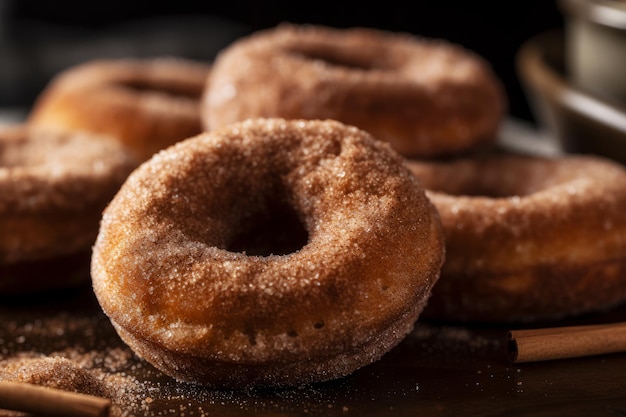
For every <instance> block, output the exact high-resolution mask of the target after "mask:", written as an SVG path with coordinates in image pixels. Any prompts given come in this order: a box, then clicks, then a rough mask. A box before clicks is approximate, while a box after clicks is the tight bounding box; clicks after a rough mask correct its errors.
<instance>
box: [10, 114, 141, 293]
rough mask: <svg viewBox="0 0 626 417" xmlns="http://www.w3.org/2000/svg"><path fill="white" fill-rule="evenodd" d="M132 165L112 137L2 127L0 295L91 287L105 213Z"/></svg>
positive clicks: (29, 127)
mask: <svg viewBox="0 0 626 417" xmlns="http://www.w3.org/2000/svg"><path fill="white" fill-rule="evenodd" d="M135 165H136V162H135V161H134V160H133V159H132V157H130V156H129V154H128V153H127V152H126V151H125V149H124V148H123V147H122V146H121V145H119V144H118V143H117V142H114V141H113V140H111V139H108V140H107V139H105V138H100V137H95V136H93V135H88V134H85V133H59V132H57V131H48V130H45V129H43V128H39V127H34V126H28V125H26V124H14V125H6V126H2V127H0V277H2V278H1V279H0V295H9V294H18V293H31V292H34V291H43V290H48V289H53V288H63V287H67V286H73V285H75V284H78V283H79V282H80V283H82V284H88V283H89V265H90V252H91V246H92V245H93V243H94V241H95V239H96V235H97V233H98V227H99V223H100V217H101V215H102V210H103V209H104V207H105V205H106V204H107V203H108V202H109V201H110V200H111V198H113V196H114V195H115V193H116V192H117V190H118V189H119V187H120V186H121V185H122V183H123V182H124V180H125V179H126V177H127V176H128V174H129V173H130V172H131V170H132V169H133V167H134V166H135Z"/></svg>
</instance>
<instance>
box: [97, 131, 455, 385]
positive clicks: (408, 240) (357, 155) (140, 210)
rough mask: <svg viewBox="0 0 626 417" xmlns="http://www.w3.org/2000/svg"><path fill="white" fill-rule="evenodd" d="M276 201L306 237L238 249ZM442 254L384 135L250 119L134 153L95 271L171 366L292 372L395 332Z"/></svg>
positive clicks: (133, 341)
mask: <svg viewBox="0 0 626 417" xmlns="http://www.w3.org/2000/svg"><path fill="white" fill-rule="evenodd" d="M276 202H282V203H283V204H284V205H286V206H288V207H290V208H291V209H292V210H293V211H294V212H295V213H296V214H297V216H298V218H299V219H300V220H301V222H302V224H303V227H304V228H305V229H306V232H307V235H308V239H307V241H306V242H305V244H304V245H303V246H302V248H299V249H296V250H295V251H293V252H290V253H287V254H282V255H275V254H271V253H269V254H266V255H255V256H253V255H247V254H246V253H244V252H237V251H232V250H229V248H230V245H231V244H232V241H233V240H234V239H235V238H236V237H237V236H238V235H239V234H241V233H242V232H245V229H246V228H248V227H250V224H251V222H252V223H254V222H255V221H259V220H258V219H263V215H264V214H266V213H267V211H268V210H272V208H273V207H275V204H276ZM260 221H262V220H260ZM443 257H444V248H443V233H442V231H441V225H440V221H439V218H438V216H437V213H436V211H435V210H434V207H433V206H432V205H431V204H430V202H429V200H428V199H427V198H426V196H425V194H424V191H423V189H422V188H421V187H420V185H419V183H418V182H417V181H416V179H415V178H414V177H413V176H412V175H411V173H410V171H409V170H407V169H406V167H405V166H404V165H403V159H402V158H401V157H400V156H399V155H398V154H397V153H396V152H394V151H393V150H392V149H391V148H390V146H389V145H388V144H386V143H383V142H380V141H377V140H375V139H374V138H372V137H371V136H370V135H369V134H367V133H366V132H364V131H362V130H359V129H357V128H354V127H350V126H346V125H343V124H341V123H339V122H335V121H329V120H327V121H305V120H291V121H287V120H284V119H255V120H247V121H244V122H241V123H236V124H233V125H231V126H229V127H226V128H223V129H220V130H219V131H214V132H210V133H205V134H202V135H199V136H197V137H194V138H191V139H188V140H186V141H184V142H181V143H179V144H176V145H174V146H172V147H170V148H168V149H166V150H164V151H161V152H159V153H158V154H157V155H155V156H154V157H153V158H152V159H151V160H150V161H148V162H147V163H144V164H143V165H142V166H141V167H139V169H137V170H136V171H135V172H134V173H133V174H132V175H131V176H130V177H129V179H128V181H127V182H126V183H125V184H124V186H123V187H122V189H121V190H120V192H119V193H118V194H117V195H116V197H115V198H114V199H113V201H112V203H111V204H110V205H109V207H108V208H107V209H106V211H105V212H104V216H103V219H102V223H101V227H100V233H99V235H98V239H97V241H96V244H95V246H94V252H93V257H92V277H93V284H94V290H95V293H96V295H97V297H98V300H99V302H100V304H101V306H102V308H103V310H104V312H105V313H106V314H107V315H108V316H109V317H110V318H111V321H112V323H113V324H114V326H115V327H116V329H117V331H118V333H119V334H120V336H122V338H123V339H124V340H125V341H126V342H127V343H128V344H129V345H130V346H131V347H132V348H133V349H134V350H135V351H137V352H138V353H139V354H140V355H141V356H143V357H144V358H145V359H147V360H148V361H149V362H151V363H153V364H154V365H155V366H156V367H157V368H159V369H161V370H163V371H164V372H165V373H167V374H169V375H171V376H174V377H175V378H177V379H180V380H185V381H191V382H197V383H202V384H207V385H215V386H248V385H284V384H298V383H304V382H310V381H318V380H327V379H332V378H335V377H338V376H342V375H346V374H348V373H350V372H352V371H354V370H355V369H357V368H358V367H360V366H363V365H364V364H367V363H370V362H371V361H373V360H375V359H377V358H379V357H380V356H382V354H384V353H385V352H386V351H388V350H389V349H390V348H391V347H393V346H394V345H395V344H397V343H398V342H399V341H400V340H401V339H402V338H403V337H404V336H405V335H406V334H407V333H408V332H409V331H410V330H411V329H412V326H413V323H414V321H415V320H416V319H417V317H418V315H419V313H420V312H421V310H422V308H423V307H424V304H425V302H426V300H427V298H428V296H429V295H430V290H431V288H432V286H433V284H434V283H435V282H436V280H437V278H438V275H439V269H440V267H441V264H442V262H443Z"/></svg>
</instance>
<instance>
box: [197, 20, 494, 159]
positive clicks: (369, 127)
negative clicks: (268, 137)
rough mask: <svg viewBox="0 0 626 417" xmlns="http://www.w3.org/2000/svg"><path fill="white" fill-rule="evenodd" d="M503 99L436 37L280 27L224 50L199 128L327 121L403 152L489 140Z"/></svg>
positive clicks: (469, 58) (484, 67)
mask: <svg viewBox="0 0 626 417" xmlns="http://www.w3.org/2000/svg"><path fill="white" fill-rule="evenodd" d="M505 108H506V97H505V93H504V89H503V88H502V86H501V84H500V82H499V80H498V79H497V77H496V75H495V74H494V73H493V71H492V69H491V68H490V66H489V64H488V63H487V62H486V61H485V60H484V59H482V58H481V57H480V56H477V54H475V53H473V52H472V51H469V50H466V49H464V48H462V47H460V46H459V45H455V44H451V43H449V42H447V41H444V40H440V39H428V38H421V37H417V36H414V35H410V34H407V33H398V32H388V31H382V30H377V29H370V28H349V29H335V28H330V27H324V26H318V25H294V24H281V25H279V26H277V27H275V28H271V29H267V30H263V31H259V32H256V33H253V34H251V35H249V36H247V37H244V38H242V39H240V40H238V41H236V42H234V43H233V44H231V45H229V46H228V47H226V48H224V49H223V50H222V51H221V52H220V54H219V55H218V56H217V57H216V59H215V61H214V65H213V68H212V71H211V76H210V78H209V83H208V85H207V88H206V90H205V94H204V98H203V101H202V118H203V122H204V124H205V127H210V128H212V129H213V128H218V127H221V126H224V125H227V124H229V123H232V122H235V121H241V120H244V119H246V118H251V117H283V118H289V119H294V118H301V119H334V120H338V121H341V122H343V123H346V124H350V125H353V126H357V127H359V128H361V129H363V130H366V131H368V132H369V133H371V134H372V135H373V136H374V137H376V138H378V139H380V140H384V141H387V142H389V143H390V144H391V145H392V147H393V148H394V149H395V150H396V151H398V152H400V153H401V154H403V155H405V156H410V157H435V156H441V155H444V154H450V153H457V152H462V151H467V150H470V149H474V148H476V147H477V146H482V145H488V144H492V143H493V142H494V141H495V139H496V135H495V133H496V131H497V129H498V127H499V124H500V121H501V120H502V118H503V116H504V114H505Z"/></svg>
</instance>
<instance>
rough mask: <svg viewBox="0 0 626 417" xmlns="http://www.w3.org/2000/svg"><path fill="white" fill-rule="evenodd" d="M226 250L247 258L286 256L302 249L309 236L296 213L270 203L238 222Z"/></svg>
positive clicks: (277, 204)
mask: <svg viewBox="0 0 626 417" xmlns="http://www.w3.org/2000/svg"><path fill="white" fill-rule="evenodd" d="M233 236H234V237H233V239H232V241H231V243H230V244H229V245H227V247H226V249H227V250H229V251H231V252H241V253H245V254H246V255H250V256H270V255H288V254H290V253H294V252H297V251H298V250H300V249H302V248H303V247H304V246H305V245H306V244H307V243H308V241H309V234H308V232H307V230H306V228H305V226H304V224H303V223H302V221H301V220H300V217H299V216H298V214H297V213H296V211H295V210H294V209H293V208H292V207H291V206H289V205H288V204H287V203H285V202H283V201H276V200H274V201H272V202H270V203H269V204H267V205H266V206H265V207H262V208H260V209H259V210H256V211H254V212H253V213H252V215H250V216H249V217H248V218H247V219H245V220H244V221H242V222H241V223H240V224H239V225H238V227H237V228H236V230H235V231H234V234H233Z"/></svg>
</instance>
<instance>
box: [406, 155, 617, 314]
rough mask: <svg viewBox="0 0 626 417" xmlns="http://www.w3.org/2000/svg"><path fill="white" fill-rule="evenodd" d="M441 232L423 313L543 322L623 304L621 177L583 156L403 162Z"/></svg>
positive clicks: (602, 162) (605, 164)
mask: <svg viewBox="0 0 626 417" xmlns="http://www.w3.org/2000/svg"><path fill="white" fill-rule="evenodd" d="M409 167H410V168H411V170H412V171H413V172H414V173H415V174H416V176H417V177H418V178H419V179H420V180H421V181H422V183H423V185H424V186H425V187H426V188H427V190H428V191H427V195H428V196H429V197H430V198H431V200H432V201H433V203H434V204H435V206H436V207H437V209H438V210H439V213H440V215H441V219H442V222H443V224H444V229H445V232H446V253H447V257H446V262H445V264H444V267H443V269H442V277H441V280H440V281H439V283H438V284H437V287H436V288H435V290H434V291H433V297H432V298H431V300H430V302H429V306H428V308H427V310H426V311H425V313H424V314H426V315H428V316H429V317H431V318H440V319H453V320H477V321H492V322H495V321H501V322H505V321H531V320H550V319H557V318H560V317H565V316H572V315H576V314H582V313H587V312H592V311H599V310H605V309H608V308H610V307H612V306H614V305H615V304H617V303H621V302H623V301H625V300H626V281H625V280H624V276H626V238H625V236H626V210H624V207H626V192H625V190H626V171H625V170H624V169H623V167H622V166H620V165H618V164H616V163H614V162H611V161H607V160H603V159H600V158H596V157H592V156H574V155H570V156H564V157H559V158H551V159H548V158H539V157H527V156H517V155H500V156H489V157H484V158H481V159H465V160H457V161H453V162H447V163H430V162H414V161H413V162H409Z"/></svg>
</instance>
